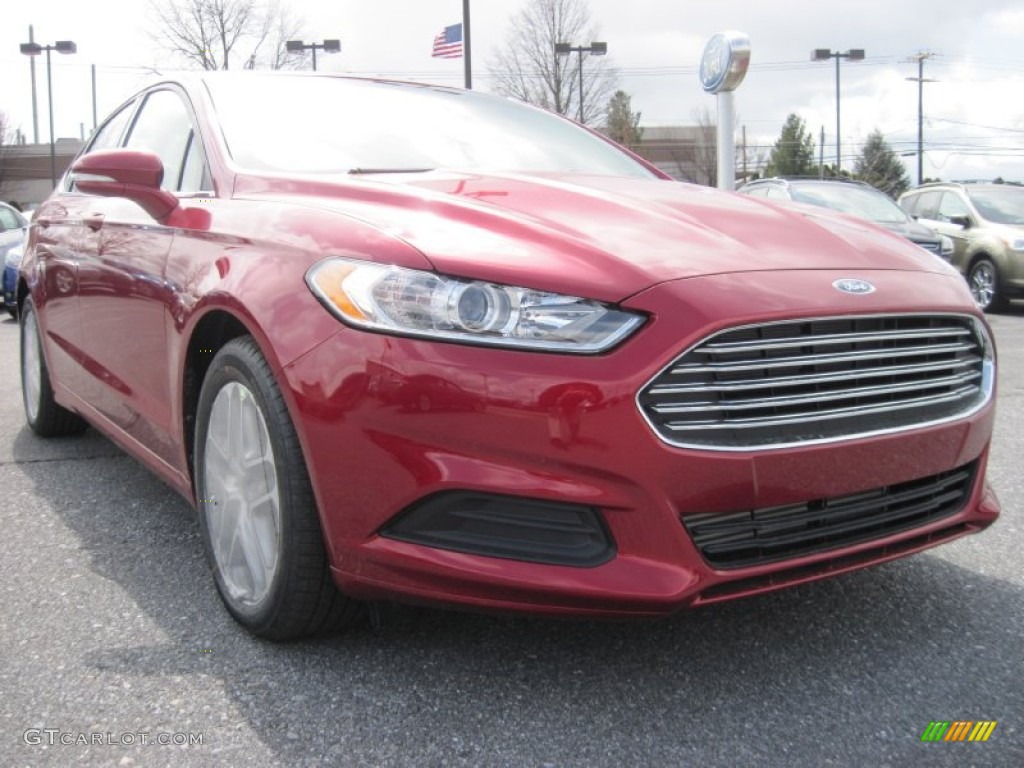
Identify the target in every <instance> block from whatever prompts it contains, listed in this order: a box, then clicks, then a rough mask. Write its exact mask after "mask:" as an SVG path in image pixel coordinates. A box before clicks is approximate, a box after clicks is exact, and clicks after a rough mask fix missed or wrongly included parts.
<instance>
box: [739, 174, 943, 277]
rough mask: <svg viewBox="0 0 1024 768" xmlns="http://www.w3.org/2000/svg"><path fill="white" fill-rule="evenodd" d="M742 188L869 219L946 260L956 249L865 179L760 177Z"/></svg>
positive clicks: (771, 198)
mask: <svg viewBox="0 0 1024 768" xmlns="http://www.w3.org/2000/svg"><path fill="white" fill-rule="evenodd" d="M739 191H740V192H742V193H743V194H745V195H754V196H756V197H765V198H768V199H769V200H792V201H793V202H797V203H807V204H808V205H817V206H820V207H822V208H831V209H832V210H834V211H839V212H840V213H847V214H850V215H851V216H857V217H859V218H862V219H867V220H868V221H871V222H873V223H875V224H877V225H878V226H880V227H885V228H886V229H888V230H889V231H891V232H895V233H896V234H897V235H902V236H903V237H905V238H907V239H908V240H910V242H912V243H914V244H915V245H919V246H921V247H922V248H924V249H925V250H926V251H930V252H931V253H934V254H935V255H936V256H941V257H942V258H944V259H946V260H947V261H948V260H949V258H950V256H951V254H952V252H953V243H952V241H950V240H949V238H944V237H943V236H942V235H940V234H937V233H936V232H935V230H933V229H929V228H928V227H926V226H924V225H922V224H919V223H918V222H916V221H914V219H913V218H911V217H910V216H908V215H907V214H906V213H904V211H903V210H902V209H901V208H900V207H899V206H898V205H897V204H896V202H895V201H894V200H893V199H892V198H891V197H889V196H888V195H887V194H885V193H884V192H880V191H879V190H877V189H875V188H874V187H872V186H871V185H870V184H865V183H864V182H862V181H853V180H848V179H786V178H771V179H758V180H757V181H751V182H749V183H747V184H745V185H743V187H741V188H740V189H739Z"/></svg>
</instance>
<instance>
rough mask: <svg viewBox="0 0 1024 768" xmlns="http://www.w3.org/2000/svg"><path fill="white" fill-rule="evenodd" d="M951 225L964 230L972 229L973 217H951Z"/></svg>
mask: <svg viewBox="0 0 1024 768" xmlns="http://www.w3.org/2000/svg"><path fill="white" fill-rule="evenodd" d="M949 223H950V224H956V225H957V226H960V227H963V228H964V229H970V228H971V217H970V216H950V217H949Z"/></svg>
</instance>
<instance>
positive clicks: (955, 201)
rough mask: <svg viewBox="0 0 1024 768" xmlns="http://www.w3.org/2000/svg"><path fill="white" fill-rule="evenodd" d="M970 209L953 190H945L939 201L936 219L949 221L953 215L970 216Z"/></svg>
mask: <svg viewBox="0 0 1024 768" xmlns="http://www.w3.org/2000/svg"><path fill="white" fill-rule="evenodd" d="M970 215H971V210H970V208H968V207H967V204H966V203H965V202H964V201H963V200H961V199H960V196H959V195H957V194H956V193H954V192H945V193H943V195H942V201H941V202H940V203H939V215H938V216H936V219H937V220H938V221H949V220H950V219H951V218H953V217H954V216H970Z"/></svg>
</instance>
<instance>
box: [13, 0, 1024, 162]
mask: <svg viewBox="0 0 1024 768" xmlns="http://www.w3.org/2000/svg"><path fill="white" fill-rule="evenodd" d="M163 2H170V0H163ZM281 2H283V3H285V4H286V5H288V7H289V8H290V9H291V10H292V12H293V13H295V14H296V15H297V16H299V17H301V18H302V19H303V20H304V29H305V32H306V36H305V39H306V40H307V42H308V41H313V40H323V39H325V38H339V39H340V40H341V43H342V52H341V53H340V54H335V55H330V56H328V55H325V54H322V53H321V54H320V55H319V56H318V64H319V68H320V69H321V70H331V71H341V72H347V73H351V74H355V75H383V76H387V77H394V78H399V79H411V80H420V81H427V82H435V83H439V84H444V85H453V86H460V85H461V84H462V78H463V75H462V66H463V64H462V61H461V60H441V59H431V57H430V48H431V42H432V39H433V37H434V35H435V34H436V33H437V32H438V31H439V30H440V29H441V28H442V27H444V26H447V25H449V24H454V23H457V22H459V21H460V20H461V15H462V0H372V1H371V0H333V2H330V3H327V2H323V1H322V0H281ZM526 2H528V0H471V19H472V39H473V79H474V83H473V84H474V87H475V88H477V89H478V90H488V86H489V84H490V82H491V77H490V76H489V67H488V63H489V60H490V59H491V58H492V55H493V51H495V50H497V49H498V48H500V47H501V46H503V45H505V44H506V40H507V36H508V30H509V22H510V20H511V18H512V17H513V16H514V15H515V14H516V13H518V12H519V11H520V9H521V8H522V7H523V6H524V5H525V4H526ZM588 5H589V8H590V12H591V18H592V21H593V23H594V25H595V27H596V30H597V31H596V34H595V39H596V40H602V41H605V42H607V44H608V53H609V60H610V63H613V64H614V66H615V67H616V68H617V69H618V71H619V85H620V87H621V88H622V89H623V90H625V91H626V92H627V93H629V94H630V96H631V98H632V106H633V109H634V110H635V111H639V112H640V113H641V115H642V117H641V125H659V126H661V125H686V124H693V122H694V116H695V114H696V113H697V111H699V110H701V109H704V108H707V109H709V110H711V112H712V114H714V110H715V106H716V105H715V101H716V100H715V97H714V96H709V95H707V94H705V93H704V92H703V91H702V90H701V88H700V84H699V82H698V79H697V70H698V67H699V62H700V58H701V54H702V52H703V49H704V46H705V45H706V43H707V41H708V40H709V39H710V38H711V37H712V36H713V35H715V34H716V33H718V32H722V31H726V30H737V31H740V32H744V33H746V34H747V35H748V36H749V38H750V42H751V65H750V70H749V72H748V74H747V77H746V79H745V80H744V82H743V83H742V85H741V86H740V87H739V89H738V90H737V91H736V93H735V111H736V115H737V123H738V125H739V126H740V127H743V128H745V129H746V136H747V143H748V145H750V146H751V147H761V148H763V149H764V150H765V151H767V149H769V148H770V146H771V145H772V144H773V143H774V142H775V140H776V139H777V138H778V135H779V131H780V129H781V127H782V124H783V122H784V121H785V119H786V117H787V115H789V114H790V113H796V114H797V115H799V116H800V117H801V118H803V120H804V121H805V123H806V125H807V127H808V129H809V131H810V133H811V134H812V136H813V138H814V140H815V143H816V144H817V143H818V142H819V139H820V131H821V129H822V128H824V131H825V141H824V157H825V161H826V162H829V163H830V162H834V160H835V122H836V99H835V63H834V61H828V62H819V63H815V62H812V61H811V60H810V58H811V57H810V53H811V50H812V49H814V48H829V49H831V50H833V51H846V50H848V49H851V48H863V49H864V50H865V52H866V59H865V60H864V61H862V62H847V61H843V62H842V63H841V65H840V71H841V76H840V81H841V118H842V122H841V145H842V154H843V163H844V166H846V167H851V166H852V163H853V158H854V157H855V156H856V154H857V152H858V151H859V148H860V146H861V145H862V144H863V143H864V141H865V140H866V138H867V136H868V134H869V133H870V132H871V131H872V130H875V129H878V130H881V131H882V133H883V135H884V136H885V137H886V140H887V141H888V142H889V143H890V145H891V146H892V147H893V149H894V150H895V151H897V152H899V153H901V154H902V153H913V152H915V150H916V148H917V120H918V100H917V95H918V94H917V88H918V86H917V83H915V82H910V81H908V80H907V79H906V78H908V77H916V76H917V65H916V63H914V62H913V61H911V57H912V56H914V55H916V54H919V53H922V52H928V53H931V54H934V55H933V56H932V57H931V58H929V59H927V60H926V62H925V66H924V77H925V78H928V79H929V80H933V81H934V82H927V83H925V85H924V110H923V112H924V142H925V153H924V175H925V176H926V177H933V178H942V179H947V180H948V179H967V178H970V179H990V178H994V177H996V176H1001V177H1003V178H1005V179H1007V180H1011V179H1013V180H1018V181H1024V50H1022V49H1021V46H1020V41H1021V40H1022V39H1024V4H1022V3H1021V2H1020V0H972V1H971V2H967V1H966V0H856V1H854V0H771V1H770V2H769V1H768V0H632V2H622V0H589V2H588ZM2 15H3V23H2V25H0V111H4V112H6V113H7V115H8V117H9V119H10V120H11V121H12V122H13V124H14V125H15V126H20V127H21V129H22V130H23V131H24V132H25V133H26V134H27V135H28V136H29V138H30V140H31V136H32V107H31V105H32V101H31V89H30V74H29V59H28V57H25V56H22V55H21V54H20V53H19V51H18V44H19V43H22V42H26V41H27V40H28V26H29V25H30V24H32V25H34V30H35V39H36V41H37V42H40V43H43V44H46V43H53V42H55V41H57V40H66V39H71V40H74V41H75V43H76V44H77V45H78V53H77V54H75V55H71V56H63V55H60V54H57V53H53V54H52V57H53V58H52V67H53V92H54V103H55V107H54V121H55V124H56V134H57V136H58V137H78V136H79V135H80V134H81V133H83V132H84V134H85V135H88V133H89V131H90V130H91V128H92V125H93V117H92V103H91V102H92V100H91V93H92V85H91V71H92V66H93V65H95V67H96V93H97V98H96V100H97V106H98V113H99V119H100V120H102V118H103V116H104V115H105V114H107V113H109V112H110V111H112V110H113V108H115V107H116V106H117V105H118V104H120V103H121V102H122V101H123V100H124V99H126V98H127V97H128V96H130V95H131V94H132V93H133V92H134V91H136V90H138V88H140V87H141V86H143V85H145V84H146V83H147V82H150V81H152V80H153V79H154V78H155V73H157V72H159V73H161V74H163V75H167V74H169V73H171V72H172V71H173V69H174V67H175V66H176V64H175V62H174V61H173V60H172V59H171V58H170V57H169V56H168V55H167V54H166V53H164V52H162V51H161V50H159V48H158V47H157V46H156V45H155V44H154V42H153V40H152V37H151V34H150V30H151V29H152V28H153V24H154V14H153V12H152V11H151V10H150V8H149V4H148V2H147V0H132V1H129V0H91V1H90V2H82V0H33V2H23V1H22V0H4V10H3V14H2ZM570 42H573V43H576V44H586V43H588V42H591V41H582V40H581V41H570ZM36 77H37V87H38V102H39V135H40V140H41V141H43V142H45V141H47V140H48V137H49V133H48V117H47V99H46V67H45V58H44V57H39V58H38V60H37V75H36ZM903 161H904V163H905V165H906V167H907V170H908V175H909V177H910V179H911V181H912V182H915V181H916V180H917V158H916V156H914V155H912V154H908V155H907V156H904V157H903Z"/></svg>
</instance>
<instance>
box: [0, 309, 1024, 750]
mask: <svg viewBox="0 0 1024 768" xmlns="http://www.w3.org/2000/svg"><path fill="white" fill-rule="evenodd" d="M993 326H994V328H995V332H996V336H997V341H998V345H999V351H1000V381H999V386H1000V391H999V416H998V422H997V429H996V441H995V447H994V453H993V458H992V461H991V463H990V466H989V476H990V478H991V479H992V481H993V483H994V485H995V487H996V490H997V492H998V494H999V496H1000V498H1001V500H1002V503H1003V517H1002V519H1001V520H1000V521H999V522H998V523H997V524H996V525H995V526H994V527H992V528H991V529H989V530H988V531H987V532H985V533H984V534H982V535H980V536H974V537H970V538H968V539H961V540H959V541H957V542H954V543H953V544H950V545H946V546H945V547H942V548H939V549H937V550H932V551H930V552H928V553H925V554H921V555H917V556H915V557H911V558H909V559H904V560H902V561H899V562H897V563H891V564H888V565H884V566H881V567H878V568H874V569H870V570H867V571H862V572H860V573H857V574H852V575H847V576H844V577H840V578H837V579H832V580H829V581H825V582H819V583H816V584H812V585H806V586H803V587H799V588H796V589H792V590H789V591H786V592H782V593H777V594H774V595H769V596H765V597H760V598H755V599H749V600H746V601H739V602H734V603H732V604H728V605H720V606H713V607H709V608H704V609H701V610H698V611H694V612H691V613H687V614H682V615H678V616H676V617H674V618H672V619H670V620H665V621H659V622H644V623H629V624H617V623H595V622H569V621H550V620H532V619H521V618H495V617H487V616H477V615H469V614H459V613H450V612H442V611H429V610H413V609H402V610H399V611H394V612H391V613H390V614H388V615H387V616H385V620H384V622H383V626H381V627H380V628H379V629H376V630H375V629H372V628H370V627H369V626H367V627H363V628H361V629H357V630H355V631H351V632H349V633H347V634H344V635H341V636H338V637H334V638H328V639H322V640H316V641H309V642H300V643H292V644H287V645H273V644H269V643H266V642H262V641H259V640H255V639H253V638H251V637H250V636H248V635H247V634H245V633H244V632H243V631H242V630H241V629H239V628H238V627H237V626H236V625H235V623H234V622H233V621H232V620H231V619H230V618H229V616H228V614H227V613H226V612H225V611H224V610H223V609H222V608H221V605H220V602H219V600H218V598H217V596H216V593H215V591H214V587H213V584H212V582H211V579H210V577H209V574H208V570H207V567H206V564H205V561H204V559H203V555H202V549H201V546H200V540H199V536H198V531H197V527H196V523H195V521H194V518H193V516H192V513H191V512H190V509H189V507H188V506H187V505H186V503H185V502H184V501H182V500H181V499H180V498H179V497H178V496H176V495H175V494H174V493H173V492H171V491H170V490H169V489H168V488H166V487H165V486H164V485H162V484H161V483H160V481H158V480H156V479H155V478H154V477H153V476H151V475H150V474H149V473H148V472H147V471H145V470H144V469H143V468H142V467H141V466H140V465H138V464H136V463H135V462H134V461H133V460H132V459H130V458H128V457H127V456H126V455H125V454H123V453H122V452H121V451H119V450H118V449H117V448H115V447H114V446H113V445H112V444H111V443H109V442H108V441H107V440H105V439H104V438H102V437H100V436H99V435H98V434H96V433H95V432H94V431H92V430H90V431H89V432H87V433H86V434H85V435H84V436H81V437H78V438H71V439H62V440H53V441H42V440H39V439H37V438H35V437H33V436H32V435H31V434H30V432H29V431H28V429H27V427H25V425H24V418H23V415H22V410H21V399H20V381H19V375H18V362H17V360H18V356H17V336H18V328H17V325H16V324H15V323H14V322H13V321H9V320H4V321H2V322H0V360H2V361H5V365H4V366H3V371H4V373H3V375H0V493H2V497H0V509H2V517H0V536H2V542H3V543H2V549H0V576H2V577H0V765H4V766H22V765H25V766H42V765H47V766H49V765H52V766H69V765H88V766H107V765H110V766H133V765H137V766H163V765H167V766H186V765H194V766H242V765H244V766H247V768H257V767H258V766H288V767H289V768H290V767H292V766H319V765H336V766H392V765H394V766H537V767H540V766H684V765H694V766H865V765H871V766H876V767H877V768H881V767H882V766H907V765H927V766H967V765H977V766H1020V765H1024V639H1022V638H1024V564H1022V560H1021V553H1022V552H1024V523H1022V513H1024V502H1022V501H1021V499H1022V490H1024V471H1022V469H1021V468H1022V467H1024V407H1022V406H1024V307H1021V306H1018V307H1016V308H1015V309H1014V311H1013V312H1011V313H1010V314H1006V315H999V316H995V317H994V318H993ZM933 720H972V721H978V720H995V721H998V725H997V726H996V728H995V730H994V731H993V732H992V735H991V737H990V738H989V740H988V741H987V742H985V743H949V742H940V743H922V742H921V741H920V737H921V734H922V732H923V731H924V730H925V728H926V727H927V726H928V724H929V722H931V721H933ZM162 742H166V743H162Z"/></svg>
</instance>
